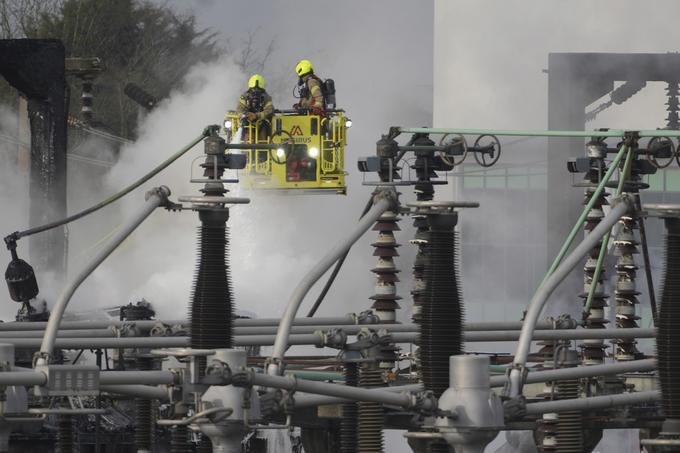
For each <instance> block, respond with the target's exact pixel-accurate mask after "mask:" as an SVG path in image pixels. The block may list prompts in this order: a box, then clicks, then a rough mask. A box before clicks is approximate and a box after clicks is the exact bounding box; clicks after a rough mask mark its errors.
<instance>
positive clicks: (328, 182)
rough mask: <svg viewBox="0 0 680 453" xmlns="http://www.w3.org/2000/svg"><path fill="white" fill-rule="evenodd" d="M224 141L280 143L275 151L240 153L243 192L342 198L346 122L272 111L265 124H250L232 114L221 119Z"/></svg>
mask: <svg viewBox="0 0 680 453" xmlns="http://www.w3.org/2000/svg"><path fill="white" fill-rule="evenodd" d="M224 120H225V121H224V131H225V135H226V137H227V141H229V142H231V143H248V144H260V143H261V144H268V145H270V144H281V145H285V146H281V148H279V149H252V150H248V149H243V152H244V153H246V155H247V157H248V161H247V164H246V167H245V168H244V169H243V170H241V172H240V173H239V180H240V182H241V184H243V185H244V186H245V187H247V188H249V189H268V190H287V191H291V192H305V193H335V194H343V195H344V194H346V193H347V186H346V185H345V176H346V174H347V173H346V172H345V145H346V143H347V142H346V132H347V121H348V120H347V117H346V116H345V115H344V112H343V111H341V110H337V111H333V112H332V113H328V114H327V115H326V116H320V115H313V114H311V113H309V114H305V113H297V112H277V113H276V114H275V115H274V116H273V117H272V119H271V121H266V120H263V121H257V122H255V123H251V122H248V121H245V120H243V119H242V118H241V117H240V115H239V114H238V113H236V112H228V113H227V114H226V115H225V116H224Z"/></svg>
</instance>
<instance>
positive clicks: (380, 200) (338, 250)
mask: <svg viewBox="0 0 680 453" xmlns="http://www.w3.org/2000/svg"><path fill="white" fill-rule="evenodd" d="M373 203H374V204H373V207H372V208H371V209H370V210H369V211H368V212H367V213H366V215H365V216H364V217H362V218H361V220H359V223H358V224H357V226H356V227H355V228H354V230H352V232H351V233H350V234H349V235H348V236H347V237H346V238H344V239H343V240H341V241H340V242H339V243H338V244H336V245H335V247H333V248H332V249H331V250H330V252H328V253H327V254H326V256H324V257H323V258H322V259H321V261H319V262H318V263H317V264H316V265H315V266H314V267H313V268H312V269H311V270H310V271H309V272H308V273H307V274H306V275H305V276H304V277H303V279H302V280H301V281H300V283H298V285H297V286H296V287H295V289H294V290H293V294H291V296H290V298H289V299H288V304H287V305H286V310H285V311H284V313H283V316H282V317H281V322H280V324H279V328H278V331H277V333H276V340H275V341H274V349H273V351H272V354H271V357H270V359H269V362H270V363H269V366H268V367H267V373H269V374H271V375H278V374H279V371H280V366H279V365H280V364H281V362H282V361H283V357H284V355H285V353H286V350H287V349H288V336H289V335H290V328H291V326H292V325H293V320H294V319H295V316H296V315H297V312H298V310H299V309H300V305H301V304H302V300H303V299H304V297H305V296H306V295H307V293H308V292H309V290H310V289H311V288H312V286H313V285H314V283H316V281H317V280H319V278H321V277H322V276H323V274H324V273H325V272H326V271H327V270H328V269H329V268H330V267H331V266H332V265H333V263H335V262H336V261H337V260H338V259H339V258H340V257H341V256H342V255H343V254H344V253H345V252H346V251H347V250H348V249H349V248H350V247H351V246H352V244H354V243H355V242H356V241H357V240H358V239H359V238H360V237H361V236H362V235H363V234H364V233H365V232H366V231H367V230H368V229H369V228H370V227H371V226H372V225H373V224H374V223H375V221H376V220H378V218H379V217H380V216H381V215H382V214H383V213H384V212H385V211H387V210H388V209H390V208H391V207H393V206H394V205H395V204H396V203H397V196H396V193H395V191H394V188H389V189H387V188H382V189H380V190H379V191H378V192H377V193H376V194H375V195H374V196H373ZM310 319H313V318H310Z"/></svg>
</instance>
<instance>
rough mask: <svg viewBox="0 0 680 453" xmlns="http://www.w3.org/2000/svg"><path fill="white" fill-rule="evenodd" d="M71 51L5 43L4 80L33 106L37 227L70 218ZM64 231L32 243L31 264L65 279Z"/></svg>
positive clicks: (53, 45)
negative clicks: (68, 93)
mask: <svg viewBox="0 0 680 453" xmlns="http://www.w3.org/2000/svg"><path fill="white" fill-rule="evenodd" d="M64 56H65V50H64V45H63V43H62V42H61V41H59V40H54V39H8V40H0V60H1V61H2V65H0V74H2V76H3V77H5V79H7V81H8V82H9V83H10V84H11V85H12V86H13V87H14V88H16V89H17V90H19V92H20V93H21V94H22V96H25V97H26V99H27V100H28V117H29V121H30V128H31V167H30V175H31V178H30V188H29V194H30V197H31V207H30V219H29V222H30V224H31V225H43V224H46V223H48V222H50V221H53V220H55V219H61V218H64V217H66V119H67V115H68V101H67V99H68V98H67V96H66V77H65V63H64ZM66 251H67V239H66V232H65V229H64V228H63V227H59V228H55V229H53V230H51V231H47V232H45V233H44V234H42V235H39V236H34V237H33V238H32V239H31V250H30V261H31V262H32V263H33V264H34V265H35V266H36V267H37V268H38V269H49V270H52V271H54V272H55V273H56V275H57V276H60V275H61V274H63V273H64V271H65V267H66Z"/></svg>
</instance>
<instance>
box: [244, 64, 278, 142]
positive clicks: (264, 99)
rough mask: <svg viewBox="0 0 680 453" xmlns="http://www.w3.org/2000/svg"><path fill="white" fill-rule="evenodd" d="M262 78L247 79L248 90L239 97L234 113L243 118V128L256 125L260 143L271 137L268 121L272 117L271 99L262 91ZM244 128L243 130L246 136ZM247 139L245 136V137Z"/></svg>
mask: <svg viewBox="0 0 680 453" xmlns="http://www.w3.org/2000/svg"><path fill="white" fill-rule="evenodd" d="M264 87H265V81H264V77H262V76H261V75H260V74H253V75H252V76H251V77H250V79H248V90H247V91H246V92H245V93H243V94H242V95H241V98H240V99H239V102H238V107H237V108H236V111H237V112H238V113H239V114H241V115H242V116H243V117H245V121H244V122H243V126H250V125H256V126H257V130H258V135H259V139H260V141H262V140H266V139H267V137H269V136H270V135H271V123H270V120H271V118H272V116H273V115H274V103H273V102H272V97H271V96H269V94H267V92H266V91H265V89H264ZM246 129H247V128H246V127H244V128H243V131H244V135H246ZM246 137H247V135H246Z"/></svg>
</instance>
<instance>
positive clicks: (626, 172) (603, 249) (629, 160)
mask: <svg viewBox="0 0 680 453" xmlns="http://www.w3.org/2000/svg"><path fill="white" fill-rule="evenodd" d="M633 154H635V152H634V151H633V149H632V148H631V149H630V150H629V151H628V155H627V156H626V162H625V163H624V164H623V171H621V173H620V175H619V185H618V187H617V188H616V196H617V197H618V196H620V195H621V194H622V193H623V186H624V184H625V182H626V180H627V179H628V177H629V176H630V167H631V166H632V164H633ZM611 233H612V232H611V230H610V231H609V233H607V234H605V235H604V238H602V245H601V246H600V253H599V255H597V264H596V265H595V272H594V273H593V279H592V280H591V282H590V288H589V289H588V298H587V299H586V304H585V306H584V307H583V315H584V319H585V318H586V317H587V316H588V314H589V313H590V307H591V305H592V304H593V297H594V296H595V289H596V288H597V282H598V281H599V279H600V273H602V266H603V265H604V258H605V256H606V255H607V244H609V237H610V236H611Z"/></svg>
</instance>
